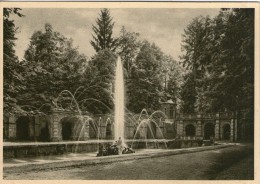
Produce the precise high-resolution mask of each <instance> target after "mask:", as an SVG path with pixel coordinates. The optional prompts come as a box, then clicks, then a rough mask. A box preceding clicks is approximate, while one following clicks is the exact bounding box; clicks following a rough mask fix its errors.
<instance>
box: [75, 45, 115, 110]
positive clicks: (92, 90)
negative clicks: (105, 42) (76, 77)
mask: <svg viewBox="0 0 260 184" xmlns="http://www.w3.org/2000/svg"><path fill="white" fill-rule="evenodd" d="M116 60H117V56H116V55H115V54H114V53H113V52H111V51H110V50H107V49H104V50H101V51H99V52H98V53H97V54H96V55H95V56H94V57H93V58H92V59H91V60H90V61H89V65H88V67H87V69H86V71H85V72H84V75H83V77H82V78H84V79H85V83H84V84H83V86H84V91H83V93H85V96H84V97H81V98H78V97H77V98H78V99H79V100H80V102H81V105H82V108H83V109H86V110H87V111H89V112H91V113H95V114H100V113H108V112H111V110H112V109H113V107H114V101H113V83H114V75H115V64H116Z"/></svg>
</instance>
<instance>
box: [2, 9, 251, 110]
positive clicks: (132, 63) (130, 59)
mask: <svg viewBox="0 0 260 184" xmlns="http://www.w3.org/2000/svg"><path fill="white" fill-rule="evenodd" d="M20 11H21V10H20V9H4V27H3V28H4V110H5V112H10V113H18V112H25V111H26V112H31V111H36V110H37V111H44V112H45V111H46V112H47V111H48V110H50V108H52V107H57V108H70V109H74V110H76V109H77V108H80V109H81V110H84V111H88V112H91V113H95V114H99V113H111V112H113V108H114V104H113V98H114V94H113V91H114V89H113V81H114V70H115V63H116V59H117V56H118V55H119V56H120V57H121V59H122V62H123V66H124V73H125V86H126V98H127V100H126V106H127V108H128V109H129V110H130V111H132V112H134V113H139V112H140V111H141V110H142V109H143V108H146V109H147V110H148V111H150V112H152V111H154V110H158V109H159V106H160V102H162V101H166V100H168V99H172V100H173V101H174V102H176V103H177V106H178V107H179V106H180V110H181V111H183V112H216V111H225V110H228V111H239V110H245V109H247V110H248V109H249V110H251V112H253V111H252V110H253V103H254V93H253V91H254V10H253V9H231V10H230V9H228V10H221V11H220V13H219V15H218V16H216V17H215V18H212V19H211V18H209V17H201V16H200V17H196V18H194V19H193V21H191V22H190V24H189V25H188V26H187V27H186V29H185V31H184V34H183V41H182V49H183V53H184V54H183V55H182V56H181V57H180V63H179V62H177V61H175V60H174V59H172V58H171V57H170V56H167V55H165V54H164V53H163V52H162V51H161V49H160V48H159V47H158V46H156V45H155V44H153V43H151V42H149V41H147V40H142V39H141V35H140V34H139V33H136V32H129V31H127V30H126V28H125V27H123V28H122V30H121V32H120V35H118V38H113V37H112V33H113V27H114V22H113V19H112V17H111V16H110V12H109V10H108V9H102V10H101V13H100V15H99V18H98V19H97V21H96V24H97V25H96V26H93V31H94V35H93V40H92V41H91V45H92V46H93V47H94V49H95V50H96V54H95V55H94V56H92V57H91V59H88V58H86V56H84V55H82V54H80V53H79V52H78V50H77V48H75V47H73V44H72V39H68V38H66V37H65V36H63V35H62V34H60V33H59V32H57V31H55V30H54V29H53V28H52V26H51V25H49V24H46V25H45V29H44V31H35V32H34V34H33V35H32V36H31V40H30V44H29V46H28V48H27V50H26V51H25V55H24V60H23V61H20V62H19V61H18V58H17V57H16V55H15V51H14V46H15V40H16V38H15V33H16V29H17V28H16V27H15V23H14V22H13V21H12V20H9V15H10V14H16V15H18V16H20V17H22V15H21V14H20V13H19V12H20ZM76 102H77V103H76Z"/></svg>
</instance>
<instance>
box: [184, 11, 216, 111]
mask: <svg viewBox="0 0 260 184" xmlns="http://www.w3.org/2000/svg"><path fill="white" fill-rule="evenodd" d="M211 22H212V21H211V19H210V18H209V17H202V16H200V17H196V18H194V19H193V20H192V22H191V23H190V24H189V25H188V26H187V28H186V29H185V30H184V35H183V40H182V50H183V51H184V55H183V56H181V61H182V63H183V66H184V67H185V68H186V69H187V70H189V71H190V72H189V73H188V74H187V75H188V76H187V77H186V80H187V81H186V85H184V87H185V88H187V87H191V86H193V87H192V90H187V89H183V90H184V91H183V93H182V94H186V95H188V96H189V97H188V99H191V101H190V102H183V104H186V105H184V106H183V110H184V111H187V112H190V111H192V112H194V111H195V110H196V111H204V109H203V108H201V107H203V106H204V103H205V101H204V100H203V99H202V98H198V96H201V94H200V92H203V90H200V89H201V88H203V86H204V81H205V80H204V77H205V73H206V71H207V69H208V65H209V63H211V51H212V42H211V39H212V23H211ZM190 75H193V77H191V76H190ZM191 81H193V82H194V85H191V84H190V83H191ZM189 92H190V94H187V93H189ZM191 96H193V97H192V98H191ZM182 98H186V97H184V96H183V95H182ZM194 99H195V100H194ZM183 100H184V99H183ZM185 100H187V98H186V99H185ZM187 103H189V105H187ZM190 103H194V104H193V105H192V104H190ZM184 107H187V108H188V109H185V108H184ZM191 107H194V108H195V109H194V110H191V109H190V108H191Z"/></svg>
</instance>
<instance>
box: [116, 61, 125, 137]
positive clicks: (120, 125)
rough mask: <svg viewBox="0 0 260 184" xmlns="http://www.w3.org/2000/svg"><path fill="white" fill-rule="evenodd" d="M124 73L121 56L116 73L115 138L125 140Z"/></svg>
mask: <svg viewBox="0 0 260 184" xmlns="http://www.w3.org/2000/svg"><path fill="white" fill-rule="evenodd" d="M124 94H125V92H124V74H123V66H122V63H121V59H120V57H118V59H117V63H116V75H115V98H114V99H115V126H114V139H115V140H118V139H119V137H121V139H122V141H123V142H124V124H125V122H124V115H125V112H124V108H125V99H124Z"/></svg>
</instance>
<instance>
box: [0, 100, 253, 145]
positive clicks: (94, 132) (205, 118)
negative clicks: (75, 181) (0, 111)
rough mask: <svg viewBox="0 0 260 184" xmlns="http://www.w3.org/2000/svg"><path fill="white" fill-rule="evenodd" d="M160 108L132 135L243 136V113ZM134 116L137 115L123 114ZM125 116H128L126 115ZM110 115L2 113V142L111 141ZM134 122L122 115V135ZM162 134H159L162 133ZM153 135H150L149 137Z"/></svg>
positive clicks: (133, 129) (131, 129) (129, 131)
mask: <svg viewBox="0 0 260 184" xmlns="http://www.w3.org/2000/svg"><path fill="white" fill-rule="evenodd" d="M161 111H163V112H164V113H165V115H166V116H167V118H166V119H164V120H163V121H161V120H160V121H157V124H155V123H152V122H150V123H151V124H150V128H149V129H148V128H147V126H145V125H144V126H142V127H140V128H141V129H142V130H141V131H139V135H138V136H137V137H136V138H147V139H153V138H155V139H161V138H166V139H174V138H180V139H204V140H208V139H213V138H214V139H215V140H226V141H236V140H243V139H245V137H246V133H247V132H246V131H245V130H246V129H248V128H247V126H248V124H250V122H247V118H246V115H245V114H246V113H245V112H244V113H241V114H242V115H241V116H240V118H238V116H237V114H236V113H230V112H220V113H208V114H179V113H176V105H175V103H173V101H172V100H168V101H167V102H163V103H161ZM127 116H132V117H136V116H139V115H129V114H128V115H127ZM128 119H129V118H128ZM113 127H114V119H113V115H90V114H88V113H82V114H81V115H80V114H79V113H78V112H76V111H66V110H58V109H54V110H52V111H51V112H50V113H49V114H48V115H47V116H46V115H41V114H36V115H33V116H14V115H6V114H5V116H4V141H39V142H46V141H47V142H49V141H50V142H57V141H77V140H83V141H87V140H91V139H107V140H112V139H113V137H114V132H113V130H114V128H113ZM136 127H137V125H136V124H135V123H133V122H130V121H129V120H127V118H126V122H125V138H126V139H133V137H134V134H135V132H136ZM161 133H163V136H162V134H161ZM152 135H154V136H152Z"/></svg>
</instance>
